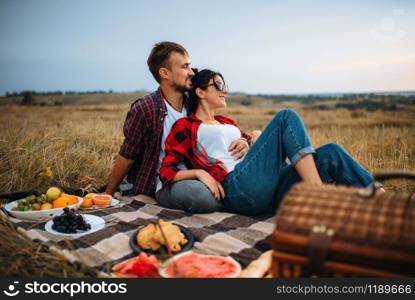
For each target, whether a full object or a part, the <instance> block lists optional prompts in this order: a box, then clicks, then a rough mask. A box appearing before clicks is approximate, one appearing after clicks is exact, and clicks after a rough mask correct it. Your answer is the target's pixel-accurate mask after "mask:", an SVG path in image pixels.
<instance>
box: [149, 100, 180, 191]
mask: <svg viewBox="0 0 415 300" xmlns="http://www.w3.org/2000/svg"><path fill="white" fill-rule="evenodd" d="M164 103H166V106H167V115H166V117H165V119H164V124H163V137H162V138H161V151H160V156H159V162H158V166H157V176H156V192H158V191H159V190H160V189H161V188H162V183H161V180H160V177H159V175H160V168H161V162H162V161H163V158H164V156H165V155H166V151H165V150H166V147H165V146H164V141H165V140H166V138H167V136H168V135H169V133H170V130H171V128H172V126H173V124H174V123H176V121H177V120H178V119H181V118H186V117H187V113H186V109H185V108H184V106H183V107H182V111H181V112H178V111H177V110H175V109H174V108H173V107H172V106H171V105H170V104H169V103H168V102H167V101H166V99H164ZM179 168H180V169H185V167H184V164H181V165H179Z"/></svg>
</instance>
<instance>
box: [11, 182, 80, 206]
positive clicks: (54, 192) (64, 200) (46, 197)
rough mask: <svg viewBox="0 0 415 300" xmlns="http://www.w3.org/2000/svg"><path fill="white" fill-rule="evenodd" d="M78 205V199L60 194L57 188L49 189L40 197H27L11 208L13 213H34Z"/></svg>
mask: <svg viewBox="0 0 415 300" xmlns="http://www.w3.org/2000/svg"><path fill="white" fill-rule="evenodd" d="M77 203H78V197H77V196H74V195H69V194H65V193H62V192H61V190H60V189H59V188H57V187H51V188H49V189H48V190H47V192H46V194H41V195H40V196H36V195H29V196H27V197H26V198H25V199H20V200H18V201H17V206H15V207H13V208H12V210H13V211H34V210H48V209H54V208H61V207H66V206H71V205H74V204H77Z"/></svg>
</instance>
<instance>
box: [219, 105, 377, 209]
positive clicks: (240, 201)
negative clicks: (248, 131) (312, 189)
mask: <svg viewBox="0 0 415 300" xmlns="http://www.w3.org/2000/svg"><path fill="white" fill-rule="evenodd" d="M310 153H313V155H314V160H315V163H316V166H317V170H318V172H319V174H320V177H321V180H322V181H323V182H325V183H335V184H342V185H347V186H355V187H367V186H369V185H370V184H371V183H372V182H373V177H372V175H371V174H369V173H368V172H367V171H366V170H365V169H364V168H363V167H362V166H361V165H360V164H359V163H358V162H357V161H356V160H354V159H353V158H352V157H351V156H350V154H348V153H347V152H346V151H345V150H344V149H343V148H342V147H341V146H339V145H337V144H334V143H331V144H327V145H324V146H322V147H319V148H317V149H316V151H314V150H313V148H312V147H311V143H310V139H309V137H308V135H307V132H306V130H305V127H304V124H303V122H302V120H301V118H300V117H299V116H298V114H297V113H296V112H295V111H293V110H290V109H286V110H283V111H281V112H279V113H278V114H277V115H276V116H275V117H274V118H273V119H272V121H271V122H270V123H269V125H268V126H267V128H266V129H265V130H264V132H263V133H262V134H261V135H260V136H259V138H258V140H257V141H256V142H255V143H254V145H253V146H252V148H251V149H250V150H249V151H248V153H247V155H246V156H245V158H244V159H243V161H242V162H240V163H239V164H237V165H236V166H235V169H234V170H233V171H232V172H231V173H229V174H228V175H227V176H226V178H225V180H224V181H223V182H222V185H223V187H224V189H225V194H226V197H225V199H224V205H225V207H226V209H227V210H229V211H231V212H234V213H239V214H247V215H255V214H264V213H272V214H273V213H275V210H276V208H277V207H278V204H279V203H280V201H281V199H282V198H283V196H284V195H285V193H287V192H288V190H289V189H290V188H291V187H292V186H293V185H294V184H295V183H297V182H300V181H301V178H300V176H299V175H298V173H297V172H296V170H295V168H294V166H295V164H296V163H297V162H298V161H299V160H300V159H301V158H303V157H304V156H305V155H307V154H310ZM287 158H288V159H289V160H290V163H287Z"/></svg>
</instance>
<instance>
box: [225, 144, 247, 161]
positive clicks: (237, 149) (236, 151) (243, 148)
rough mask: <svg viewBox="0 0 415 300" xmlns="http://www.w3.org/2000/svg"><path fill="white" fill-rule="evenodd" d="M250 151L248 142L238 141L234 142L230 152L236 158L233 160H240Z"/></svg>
mask: <svg viewBox="0 0 415 300" xmlns="http://www.w3.org/2000/svg"><path fill="white" fill-rule="evenodd" d="M248 150H249V144H248V142H247V141H246V140H242V139H239V140H236V141H234V142H232V144H231V146H230V147H229V149H228V151H229V152H231V155H232V156H235V157H234V158H233V159H234V160H238V159H241V158H243V157H244V156H245V155H246V153H247V152H248Z"/></svg>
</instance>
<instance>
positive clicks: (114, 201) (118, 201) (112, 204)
mask: <svg viewBox="0 0 415 300" xmlns="http://www.w3.org/2000/svg"><path fill="white" fill-rule="evenodd" d="M119 203H120V200H118V199H115V198H112V200H111V204H109V205H92V206H91V207H82V206H79V208H80V209H98V208H106V207H112V206H116V205H118V204H119Z"/></svg>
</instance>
